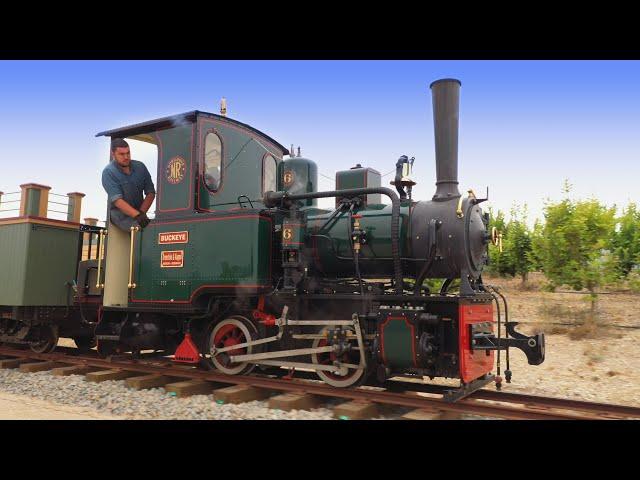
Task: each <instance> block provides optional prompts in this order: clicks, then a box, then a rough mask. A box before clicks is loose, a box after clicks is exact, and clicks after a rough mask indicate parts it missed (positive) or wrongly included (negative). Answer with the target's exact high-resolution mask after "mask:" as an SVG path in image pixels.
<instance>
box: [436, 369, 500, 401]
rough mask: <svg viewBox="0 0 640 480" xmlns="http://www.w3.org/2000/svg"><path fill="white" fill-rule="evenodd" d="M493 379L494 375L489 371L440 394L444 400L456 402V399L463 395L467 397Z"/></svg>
mask: <svg viewBox="0 0 640 480" xmlns="http://www.w3.org/2000/svg"><path fill="white" fill-rule="evenodd" d="M494 379H495V377H494V375H492V374H491V373H487V374H485V375H483V376H482V377H480V378H478V379H476V380H473V381H472V382H469V383H466V384H464V385H462V386H461V387H460V388H456V389H451V390H446V391H445V392H444V393H443V394H442V398H443V399H444V401H445V402H449V403H453V402H457V401H458V400H460V399H462V398H464V397H467V396H469V395H471V394H472V393H473V392H475V391H476V390H479V389H480V388H482V387H484V386H485V385H486V384H488V383H490V382H493V381H494Z"/></svg>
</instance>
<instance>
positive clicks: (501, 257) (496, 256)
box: [487, 207, 513, 277]
mask: <svg viewBox="0 0 640 480" xmlns="http://www.w3.org/2000/svg"><path fill="white" fill-rule="evenodd" d="M493 227H495V228H496V230H498V231H499V232H502V238H503V251H502V252H500V251H499V250H498V248H494V247H490V248H489V265H488V267H487V270H488V271H489V273H491V274H493V275H499V276H502V277H503V276H506V275H513V273H511V266H510V261H509V258H508V252H506V251H505V250H504V238H505V236H506V232H507V224H506V220H505V215H504V212H502V211H501V210H498V211H497V212H496V213H495V214H494V212H493V209H492V208H491V207H490V208H489V231H490V232H491V230H492V229H493Z"/></svg>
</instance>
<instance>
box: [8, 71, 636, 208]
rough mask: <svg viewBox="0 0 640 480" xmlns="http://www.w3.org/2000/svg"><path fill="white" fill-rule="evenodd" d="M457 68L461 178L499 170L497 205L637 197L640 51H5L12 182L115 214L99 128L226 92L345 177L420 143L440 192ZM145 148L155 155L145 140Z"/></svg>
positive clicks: (238, 111) (494, 190)
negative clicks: (383, 57) (638, 55)
mask: <svg viewBox="0 0 640 480" xmlns="http://www.w3.org/2000/svg"><path fill="white" fill-rule="evenodd" d="M443 77H455V78H458V79H460V80H461V81H462V89H461V93H460V99H461V105H460V138H459V162H460V163H459V181H460V189H461V190H464V191H466V190H467V189H468V188H473V189H474V190H475V191H476V193H478V194H481V193H483V192H484V191H485V189H486V187H487V186H489V192H490V199H491V201H490V205H492V206H493V207H494V208H500V209H503V210H508V209H509V208H510V207H511V205H512V204H513V203H514V202H516V203H519V204H523V203H525V202H526V203H527V204H528V206H529V210H530V215H531V217H535V216H541V215H542V208H543V202H544V199H545V198H551V199H558V198H560V197H561V187H562V183H563V180H564V179H565V178H567V179H569V181H570V183H571V184H573V187H574V188H573V196H574V197H575V198H586V197H589V196H595V197H596V198H599V199H600V200H602V201H603V202H605V203H607V204H609V205H612V204H614V203H615V204H618V205H625V204H626V203H627V202H628V201H637V194H636V191H637V189H636V185H637V182H638V178H639V177H640V62H638V61H0V139H1V142H2V143H1V145H2V156H1V157H0V165H1V166H2V174H0V191H4V192H10V191H15V190H18V186H19V185H20V184H21V183H26V182H37V183H45V184H47V185H50V186H51V187H52V192H56V193H67V192H71V191H81V192H84V193H86V194H87V197H86V198H85V201H84V205H83V215H82V216H83V217H86V216H94V217H99V218H101V219H103V218H104V216H105V211H106V208H105V204H106V195H105V193H104V192H103V190H102V187H101V184H100V172H101V170H102V168H103V166H104V165H105V163H106V162H107V161H108V140H106V139H105V138H104V137H101V138H96V137H95V134H96V133H97V132H99V131H102V130H106V129H111V128H116V127H120V126H124V125H128V124H131V123H138V122H142V121H145V120H150V119H153V118H157V117H162V116H166V115H172V114H175V113H181V112H185V111H189V110H195V109H198V110H205V111H211V112H218V108H219V100H220V97H223V96H224V97H226V98H227V102H228V114H229V116H230V117H232V118H234V119H237V120H239V121H242V122H245V123H248V124H250V125H252V126H254V127H256V128H258V129H259V130H262V131H264V132H265V133H267V134H268V135H270V136H272V137H273V138H275V139H276V140H278V141H280V142H281V143H282V144H284V145H286V146H288V145H290V144H291V143H294V144H295V145H296V146H298V145H300V146H301V148H302V153H303V156H306V157H309V158H311V159H313V160H315V161H316V163H317V164H318V168H319V171H320V172H321V173H322V174H323V175H325V176H328V177H331V178H333V177H334V174H335V171H336V170H340V169H343V168H345V167H350V166H353V165H355V164H356V163H361V164H362V165H365V166H371V167H373V168H375V169H377V170H378V171H380V172H382V173H387V172H389V171H390V170H393V168H394V165H395V161H396V159H397V158H398V156H400V155H402V154H406V155H409V156H415V157H416V162H415V166H414V179H415V180H416V181H417V182H418V185H417V186H416V187H414V198H416V199H429V198H431V196H432V195H433V192H434V182H435V160H434V146H433V119H432V107H431V94H430V91H429V84H430V83H431V82H432V81H433V80H436V79H438V78H443ZM132 153H133V157H134V158H138V159H140V160H143V161H150V160H149V152H148V150H143V149H142V148H138V146H137V145H134V146H132ZM390 180H391V176H390V175H389V176H387V177H385V178H384V179H383V184H386V185H388V182H389V181H390ZM319 184H320V188H321V189H332V188H333V187H334V183H333V182H332V181H331V180H329V179H327V178H325V177H320V182H319ZM329 203H330V201H329ZM321 205H322V203H321Z"/></svg>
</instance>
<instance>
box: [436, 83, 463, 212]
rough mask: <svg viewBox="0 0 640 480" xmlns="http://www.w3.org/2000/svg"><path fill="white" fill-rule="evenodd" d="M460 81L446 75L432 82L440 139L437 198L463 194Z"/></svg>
mask: <svg viewBox="0 0 640 480" xmlns="http://www.w3.org/2000/svg"><path fill="white" fill-rule="evenodd" d="M461 85H462V84H461V83H460V80H456V79H455V78H443V79H441V80H436V81H435V82H433V83H432V84H431V92H432V95H433V129H434V133H435V140H436V194H435V195H434V196H433V200H444V199H447V198H454V197H459V196H460V192H459V191H458V112H459V109H460V86H461Z"/></svg>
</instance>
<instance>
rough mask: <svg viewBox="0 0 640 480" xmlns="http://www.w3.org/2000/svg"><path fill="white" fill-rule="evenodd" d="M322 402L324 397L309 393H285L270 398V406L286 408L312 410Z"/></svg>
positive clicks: (287, 409)
mask: <svg viewBox="0 0 640 480" xmlns="http://www.w3.org/2000/svg"><path fill="white" fill-rule="evenodd" d="M321 404H322V399H320V397H318V396H317V395H311V394H309V393H283V394H281V395H276V396H275V397H271V398H270V399H269V408H274V409H276V408H277V409H278V410H284V411H285V412H288V411H291V410H311V409H312V408H318V407H319V406H320V405H321Z"/></svg>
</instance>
